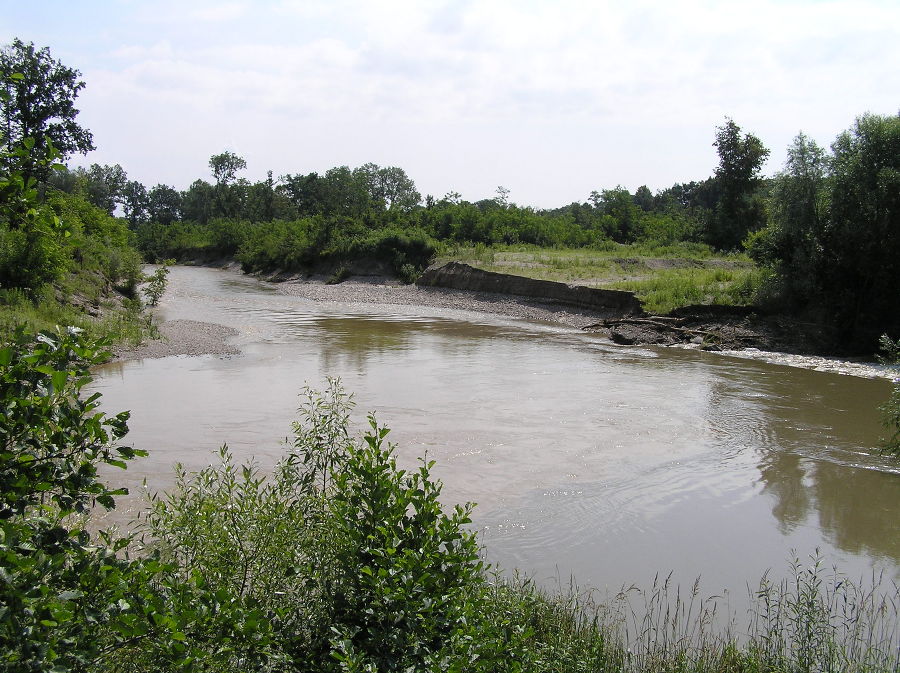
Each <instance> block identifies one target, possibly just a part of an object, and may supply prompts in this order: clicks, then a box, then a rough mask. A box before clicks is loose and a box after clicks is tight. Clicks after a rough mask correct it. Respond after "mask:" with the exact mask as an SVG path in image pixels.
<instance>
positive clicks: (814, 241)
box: [747, 133, 828, 305]
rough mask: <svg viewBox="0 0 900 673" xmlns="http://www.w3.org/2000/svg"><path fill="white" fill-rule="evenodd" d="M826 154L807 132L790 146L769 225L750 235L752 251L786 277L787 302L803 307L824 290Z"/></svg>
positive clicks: (774, 190)
mask: <svg viewBox="0 0 900 673" xmlns="http://www.w3.org/2000/svg"><path fill="white" fill-rule="evenodd" d="M827 170H828V160H827V158H826V156H825V151H824V150H823V149H822V148H821V147H819V146H818V145H817V144H816V143H815V141H814V140H812V139H810V138H808V137H807V136H805V135H804V134H803V133H800V134H798V135H797V137H796V138H794V140H793V142H792V143H791V146H790V147H788V152H787V159H786V161H785V164H784V170H783V171H782V172H781V173H779V174H778V175H776V176H775V179H774V180H773V182H772V194H771V196H770V199H769V224H768V226H767V227H766V228H765V229H762V230H760V231H758V232H756V233H755V234H753V235H751V237H750V239H749V240H748V246H747V249H748V252H749V253H750V255H751V256H752V257H753V259H754V260H755V261H756V262H757V263H759V264H763V265H767V266H772V267H774V268H775V269H776V270H777V272H778V274H779V275H780V276H781V277H782V279H783V281H784V283H783V286H782V290H783V293H782V299H786V300H788V301H789V302H790V303H792V304H795V305H797V304H803V303H805V302H808V301H809V300H811V299H813V298H815V297H816V296H818V295H819V293H820V292H821V287H820V280H821V271H822V270H821V269H820V266H821V263H822V256H821V245H822V233H823V227H824V225H825V222H826V221H827V216H828V213H827V198H828V197H827V194H826V179H827Z"/></svg>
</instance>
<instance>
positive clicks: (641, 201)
mask: <svg viewBox="0 0 900 673" xmlns="http://www.w3.org/2000/svg"><path fill="white" fill-rule="evenodd" d="M632 199H633V200H634V204H635V205H636V206H637V207H638V208H640V209H641V210H643V211H644V212H645V213H646V212H650V211H651V210H653V204H654V200H653V192H651V191H650V188H649V187H647V185H641V186H640V187H638V188H637V191H636V192H635V193H634V196H633V197H632Z"/></svg>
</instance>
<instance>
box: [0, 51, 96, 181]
mask: <svg viewBox="0 0 900 673" xmlns="http://www.w3.org/2000/svg"><path fill="white" fill-rule="evenodd" d="M80 76H81V73H80V72H79V71H78V70H74V69H72V68H68V67H66V66H64V65H63V64H62V63H60V62H59V61H57V60H55V59H54V58H53V57H52V56H51V55H50V50H49V49H48V48H47V47H44V48H42V49H35V46H34V43H33V42H29V43H28V44H25V43H24V42H22V41H21V40H20V39H18V38H16V39H14V40H13V41H12V44H10V45H8V46H6V47H4V48H3V49H2V50H0V87H2V89H0V124H2V125H3V126H2V129H0V133H2V135H3V138H2V139H0V142H3V143H4V144H5V145H6V146H7V147H13V146H16V145H20V144H21V143H22V142H23V141H24V140H25V139H26V138H33V139H34V147H33V149H32V150H31V151H30V152H28V153H27V154H25V155H20V156H19V157H18V158H16V156H15V155H5V157H4V163H5V164H6V165H7V167H9V163H10V160H12V161H20V162H21V163H22V165H21V169H22V172H23V174H24V176H25V178H26V179H28V178H30V177H35V178H37V179H39V180H42V181H43V180H45V179H46V178H47V176H48V175H49V172H50V168H49V164H48V163H46V160H47V159H48V158H49V157H50V156H51V154H52V152H51V147H53V148H56V150H57V151H58V152H59V153H60V155H61V156H62V158H65V157H68V156H70V155H72V154H75V153H80V154H86V153H87V152H89V151H91V150H93V149H94V144H93V137H92V136H91V132H90V131H88V130H87V129H84V128H82V127H81V126H79V125H78V123H77V122H76V121H75V117H76V116H77V115H78V110H77V109H76V108H75V99H76V98H77V97H78V93H79V92H80V91H81V89H83V88H84V82H82V81H81V80H80V79H79V77H80Z"/></svg>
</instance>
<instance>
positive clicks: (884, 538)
mask: <svg viewBox="0 0 900 673" xmlns="http://www.w3.org/2000/svg"><path fill="white" fill-rule="evenodd" d="M162 311H163V314H164V316H165V317H166V318H167V319H192V320H203V321H208V322H214V323H220V324H225V325H229V326H232V327H234V328H236V329H237V330H238V332H239V336H237V337H235V338H234V339H233V340H232V342H233V343H234V344H236V345H237V346H238V347H239V348H240V349H241V351H242V353H241V354H240V355H236V356H201V357H168V358H161V359H156V360H143V361H134V362H126V363H117V364H112V365H107V366H105V367H103V368H100V369H99V370H98V372H97V374H98V376H97V379H96V381H95V383H94V388H95V389H96V390H98V391H100V392H101V393H103V396H104V397H103V400H104V406H105V408H106V409H107V410H109V411H119V410H122V409H130V410H131V412H132V418H131V422H130V427H131V433H130V434H129V437H128V439H129V441H130V443H131V444H133V445H135V446H138V447H141V448H145V449H148V450H149V451H150V457H149V458H145V459H141V460H139V461H137V462H135V463H133V464H132V466H131V467H130V468H129V470H128V471H127V472H120V471H117V472H115V473H114V474H113V478H114V479H115V480H116V481H117V482H121V481H123V480H124V481H125V483H126V484H127V485H129V486H131V487H132V489H133V492H136V491H138V490H139V488H138V487H139V484H140V482H141V481H142V480H143V479H145V478H146V479H147V480H148V483H149V485H150V487H151V488H152V489H164V488H166V487H167V486H169V485H170V484H171V483H172V464H173V463H175V462H181V463H183V464H184V465H185V466H186V467H187V468H188V469H197V468H199V467H202V466H203V465H206V464H208V463H210V462H212V461H214V460H215V456H214V452H215V450H216V449H217V448H218V447H219V446H220V445H221V444H223V443H226V442H227V443H228V445H229V447H230V448H231V449H232V451H233V452H234V453H235V455H236V456H237V457H238V458H239V459H242V460H243V459H249V458H250V457H254V458H255V459H256V460H257V461H258V462H259V463H260V465H261V466H262V467H264V468H265V467H268V466H271V465H272V464H273V463H274V462H275V461H276V460H277V459H278V457H279V456H281V455H283V452H284V450H285V447H284V443H283V441H284V438H285V437H287V436H288V435H289V434H290V424H291V421H292V420H294V419H295V418H296V408H297V406H298V404H299V401H300V400H299V397H298V394H299V392H300V390H301V389H302V387H303V386H304V385H306V384H308V385H310V386H312V387H317V388H322V387H324V380H325V377H326V376H339V377H340V378H341V379H342V381H343V384H344V387H345V388H346V390H347V391H350V392H352V393H353V394H354V396H355V401H356V404H357V408H356V410H357V413H356V414H355V415H354V420H355V422H356V423H357V424H358V425H359V427H360V428H361V427H363V425H364V423H365V416H366V414H367V413H368V412H370V411H374V412H376V414H377V417H378V419H379V420H380V421H381V422H383V423H384V424H386V425H388V426H389V427H390V428H392V432H391V434H390V437H391V438H392V439H393V441H394V442H396V443H397V445H398V449H397V451H398V455H399V459H400V462H401V464H402V465H404V466H412V465H415V461H416V459H417V457H418V456H421V455H425V454H427V456H428V458H429V459H433V460H435V461H436V462H437V464H436V467H435V474H436V475H437V476H438V477H439V478H441V479H442V480H443V481H444V484H445V488H444V493H443V499H444V501H445V503H447V504H451V503H455V502H463V501H473V502H476V503H478V506H477V508H476V510H475V513H474V524H473V525H474V526H476V527H477V528H478V529H479V530H480V531H482V541H483V543H484V545H485V548H486V553H487V556H488V558H489V560H491V561H494V562H497V563H499V564H501V565H502V566H503V567H504V568H507V569H509V568H519V569H520V570H522V571H524V572H526V573H528V574H529V575H531V576H532V577H534V578H535V579H536V580H538V581H539V582H541V583H546V584H551V585H552V584H554V583H555V582H557V581H561V582H562V583H563V584H567V583H568V581H569V579H570V578H571V577H574V578H575V579H576V580H577V582H578V583H579V584H580V585H582V586H595V587H599V588H601V589H602V588H606V589H608V590H610V591H613V592H614V591H615V590H617V589H619V588H620V587H621V586H622V585H625V584H630V583H635V584H638V585H643V586H646V585H649V584H650V583H651V582H652V580H653V577H654V576H655V575H656V574H657V573H661V574H667V573H669V572H670V571H671V572H672V573H673V577H674V578H675V580H676V581H678V582H681V583H683V584H685V585H689V584H690V583H692V582H693V580H694V579H695V578H697V577H698V576H699V577H700V579H701V584H702V587H703V589H704V592H705V593H706V594H713V593H720V592H723V591H725V592H728V593H727V595H729V596H731V597H733V598H732V599H731V602H732V603H733V605H734V606H740V605H741V603H742V600H743V597H746V595H747V585H748V584H750V585H751V586H752V585H753V584H755V583H756V582H757V581H758V580H759V578H760V577H761V576H762V575H763V573H765V572H766V571H767V570H769V571H770V572H771V575H773V576H775V577H780V576H782V575H784V574H785V573H786V570H787V567H788V563H789V560H790V559H791V558H792V557H794V556H796V557H799V558H800V559H801V560H806V559H808V558H809V556H810V555H813V554H815V553H817V550H818V554H819V555H820V556H821V558H822V561H823V563H824V564H825V565H826V566H831V565H835V566H837V567H838V568H839V569H840V570H841V571H842V572H844V573H846V574H847V575H848V576H849V577H851V578H854V579H855V578H860V577H869V576H871V575H872V573H882V574H884V576H885V577H886V578H887V579H888V580H889V581H896V580H898V579H900V527H898V521H900V469H898V467H900V466H898V464H897V463H896V462H892V461H891V460H890V459H887V458H884V457H881V456H879V455H878V454H877V453H876V452H875V451H874V450H873V449H874V447H875V446H876V445H877V442H878V439H879V436H880V434H881V428H880V426H879V416H878V413H877V411H876V406H877V405H878V404H880V403H881V402H882V401H884V400H885V399H886V398H887V396H888V393H889V390H890V384H889V382H888V381H886V380H884V379H865V378H859V377H853V376H845V375H840V374H835V373H823V372H817V371H809V370H806V369H800V368H796V367H788V366H783V365H773V364H767V363H764V362H758V361H754V360H747V359H741V358H733V357H728V356H722V355H719V354H712V353H703V352H696V351H681V350H669V349H645V348H629V347H620V346H615V345H613V344H611V343H609V342H608V341H605V340H603V339H602V338H600V337H598V336H596V335H591V334H584V333H581V332H579V331H577V330H571V329H568V328H561V327H558V326H553V325H546V324H541V323H534V322H527V321H518V320H510V319H504V318H494V317H488V316H484V315H481V314H473V313H465V312H454V311H447V310H443V309H429V308H421V307H396V306H375V305H358V304H332V303H317V302H312V301H307V300H303V299H299V298H296V297H288V296H283V295H280V294H278V293H277V292H276V291H275V290H274V288H273V287H272V286H270V285H267V284H264V283H259V282H257V281H255V280H253V279H250V278H246V277H243V276H240V275H238V274H236V273H233V272H225V271H217V270H212V269H202V268H184V267H178V268H175V269H173V270H172V274H171V284H170V291H169V293H168V294H167V296H166V298H165V299H164V302H163V305H162ZM124 505H125V506H124V508H122V509H120V510H119V512H118V514H117V515H116V516H118V517H120V518H122V517H128V516H131V515H133V514H134V513H135V512H136V511H137V510H138V508H139V506H140V503H139V499H138V498H132V499H131V500H130V501H128V502H126V503H124Z"/></svg>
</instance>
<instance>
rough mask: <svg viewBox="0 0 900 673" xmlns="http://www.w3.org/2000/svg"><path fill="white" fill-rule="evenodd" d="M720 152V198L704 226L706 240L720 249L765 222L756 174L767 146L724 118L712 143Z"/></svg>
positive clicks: (734, 245) (733, 244)
mask: <svg viewBox="0 0 900 673" xmlns="http://www.w3.org/2000/svg"><path fill="white" fill-rule="evenodd" d="M713 145H714V146H715V148H716V151H717V152H718V153H719V166H718V168H717V169H716V178H715V179H716V182H717V183H718V186H719V189H720V194H721V196H720V197H719V202H718V204H717V206H716V210H715V212H714V214H713V217H712V218H710V220H709V224H708V229H707V235H706V237H707V242H708V243H709V244H710V245H713V246H715V247H716V248H719V249H722V250H733V249H736V248H738V247H740V245H741V242H742V241H743V240H744V239H745V238H746V236H747V234H748V233H750V232H753V231H756V230H758V229H761V228H762V227H763V226H764V225H765V217H766V214H765V206H764V203H763V199H762V196H761V194H760V193H759V187H760V184H761V182H762V181H761V178H760V175H759V172H760V169H761V168H762V165H763V162H764V161H765V160H766V157H767V156H769V150H767V149H766V148H765V146H764V145H763V144H762V141H761V140H760V139H759V138H757V137H756V136H754V135H752V134H750V133H745V134H743V135H742V134H741V128H740V127H739V126H738V125H737V124H735V123H734V121H733V120H731V119H727V120H726V122H725V124H724V125H722V126H720V127H718V129H717V133H716V140H715V142H714V143H713Z"/></svg>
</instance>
